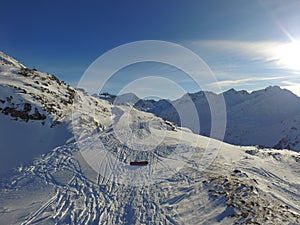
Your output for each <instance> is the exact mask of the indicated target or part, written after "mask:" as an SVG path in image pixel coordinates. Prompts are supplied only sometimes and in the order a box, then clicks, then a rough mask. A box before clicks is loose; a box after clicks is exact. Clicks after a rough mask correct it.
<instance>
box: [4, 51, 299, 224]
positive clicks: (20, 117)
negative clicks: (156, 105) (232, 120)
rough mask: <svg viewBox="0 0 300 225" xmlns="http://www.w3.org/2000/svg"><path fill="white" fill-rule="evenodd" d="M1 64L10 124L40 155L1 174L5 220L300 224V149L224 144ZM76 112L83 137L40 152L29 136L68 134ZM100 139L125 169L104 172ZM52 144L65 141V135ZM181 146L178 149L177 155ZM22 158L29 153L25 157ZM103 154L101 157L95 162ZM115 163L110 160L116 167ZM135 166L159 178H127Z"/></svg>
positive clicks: (138, 174) (26, 145) (49, 77)
mask: <svg viewBox="0 0 300 225" xmlns="http://www.w3.org/2000/svg"><path fill="white" fill-rule="evenodd" d="M3 57H5V56H3ZM0 65H1V67H0V69H1V74H0V78H1V85H2V88H1V89H0V90H1V99H2V100H3V101H1V104H2V105H1V112H2V115H1V117H0V119H1V124H3V123H4V122H3V121H6V122H5V123H6V124H5V125H6V126H5V128H6V129H9V130H12V131H11V134H12V133H13V132H15V133H16V134H17V133H18V134H19V135H21V136H20V137H22V135H25V134H24V133H23V132H22V131H21V129H23V128H20V127H24V129H27V130H26V132H28V133H29V134H26V135H27V136H26V137H28V138H29V140H30V141H29V142H33V143H32V146H33V147H34V146H35V147H36V149H37V151H38V152H37V154H40V155H39V156H37V157H35V159H33V160H31V161H30V160H29V158H32V157H29V158H28V160H27V159H26V160H25V161H27V163H26V164H25V165H19V166H18V167H17V168H16V169H15V170H14V173H13V174H12V175H7V176H4V175H3V176H1V182H0V224H24V225H25V224H234V223H236V224H247V223H248V224H255V223H256V224H299V223H300V216H299V213H300V207H299V201H300V191H299V190H300V167H299V163H300V155H299V153H296V152H293V151H289V150H281V151H279V150H272V149H257V148H256V147H237V146H233V145H229V144H225V143H222V142H220V141H216V140H212V139H209V138H207V137H203V136H199V135H196V134H193V133H191V132H190V131H189V130H188V129H183V128H179V127H176V126H174V125H173V124H172V123H170V122H165V121H164V120H163V119H160V118H158V117H156V116H154V115H153V114H150V113H145V112H140V111H138V110H135V109H132V108H131V106H130V105H125V106H124V105H112V104H110V103H109V102H107V101H104V100H100V99H97V98H94V97H91V96H88V95H86V94H84V93H83V92H81V91H78V90H76V89H74V88H72V87H69V86H68V85H65V84H64V83H63V82H61V81H59V80H57V79H55V77H53V76H52V75H47V74H44V73H40V72H38V71H34V70H24V68H22V67H20V66H18V64H13V65H11V64H8V63H7V62H6V61H5V60H2V63H1V64H0ZM20 72H21V74H20ZM22 73H23V74H22ZM24 74H25V75H24ZM35 81H38V83H37V82H35ZM43 83H46V84H47V85H44V84H43ZM24 90H25V91H24ZM7 94H9V95H8V96H7ZM10 96H12V98H11V97H10ZM7 97H8V98H7ZM26 103H28V104H26ZM73 103H74V104H73ZM29 105H30V107H29ZM3 110H4V111H3ZM71 111H73V112H74V113H73V115H70V112H71ZM128 113H129V115H127V114H128ZM125 115H126V116H128V117H127V118H130V119H128V120H129V124H127V125H129V128H130V129H131V131H132V133H131V135H133V136H134V137H135V138H137V139H141V140H145V142H143V143H144V145H145V146H144V148H147V147H149V146H150V147H151V148H152V144H153V142H151V141H149V142H148V141H146V140H147V138H149V137H157V138H160V139H159V140H160V141H159V142H158V143H156V144H157V146H154V147H153V149H151V150H149V151H143V152H139V151H136V150H132V149H130V148H129V147H128V145H129V146H130V145H132V144H133V145H134V143H131V142H130V141H129V142H122V141H121V140H122V137H123V136H122V135H127V134H128V130H124V129H123V128H124V127H126V126H125V125H126V123H123V122H124V121H125V122H126V120H124V116H125ZM72 116H73V117H72ZM125 118H126V117H125ZM72 119H73V121H75V123H73V125H75V126H74V133H75V135H77V138H78V139H77V141H79V142H71V143H66V144H64V145H61V146H58V147H56V148H54V149H52V150H48V151H46V150H45V151H44V154H41V152H40V150H39V147H42V146H43V145H39V144H38V143H37V142H36V140H35V139H34V138H33V137H32V136H35V135H30V132H31V129H32V132H35V131H36V135H37V137H38V139H40V138H41V139H43V137H44V136H45V135H48V133H49V132H51V129H62V130H65V131H66V132H67V133H68V132H70V131H71V130H70V129H69V128H68V126H69V125H70V122H71V121H72ZM113 125H115V127H114V126H113ZM28 127H30V128H28ZM116 127H117V128H118V129H117V130H116V129H115V128H116ZM127 128H128V127H127ZM117 131H119V132H117ZM43 132H44V133H43ZM57 132H58V131H55V132H54V134H57ZM161 134H164V136H162V135H161ZM118 135H119V136H118ZM183 137H184V138H183ZM0 138H1V143H5V146H4V148H2V147H1V152H5V150H6V149H12V144H13V143H11V142H13V141H15V139H12V137H10V136H6V137H5V138H6V139H7V140H9V141H6V142H4V141H5V140H4V139H2V137H0ZM66 139H67V137H63V138H62V139H61V140H62V141H63V140H66ZM95 139H97V140H101V141H102V143H103V145H104V146H105V148H106V150H107V151H108V152H109V153H111V154H113V155H114V156H115V157H116V158H117V160H115V162H117V161H118V162H121V163H122V165H124V167H120V168H121V169H120V171H118V172H120V173H121V174H122V173H124V174H125V175H124V176H119V177H116V176H115V177H114V175H115V174H108V171H104V173H100V174H99V173H97V172H96V171H95V170H93V169H92V167H91V166H93V165H92V164H91V165H89V164H88V163H87V162H86V160H84V156H85V154H84V151H83V150H88V151H87V152H92V153H93V151H90V150H94V149H92V145H91V141H92V142H93V140H95ZM150 140H151V139H150ZM17 141H19V140H17ZM125 141H126V140H125ZM51 143H52V144H53V145H57V144H58V142H57V139H56V138H55V139H54V140H53V142H51ZM45 146H47V145H45ZM178 146H180V148H179V149H177V148H176V147H178ZM33 147H31V145H30V143H27V141H26V139H23V140H22V139H20V145H17V144H16V146H15V147H13V148H14V151H18V152H19V153H20V152H22V151H23V152H24V151H26V152H28V154H29V155H31V153H30V151H32V149H33ZM79 147H80V148H79ZM133 147H136V146H133ZM219 147H220V149H219V151H218V148H219ZM15 148H16V149H15ZM175 150H176V153H179V154H176V155H175V157H172V158H170V156H174V155H172V153H173V152H174V151H175ZM214 153H218V154H217V155H216V159H215V160H213V161H212V163H211V164H209V166H208V167H205V169H204V168H203V167H202V165H203V164H204V165H205V163H206V162H207V161H206V160H207V159H209V158H210V156H211V155H212V156H214ZM15 156H16V158H19V160H20V161H22V157H23V156H22V157H18V155H15ZM95 156H96V155H95ZM186 156H189V157H186ZM8 158H9V157H8ZM104 159H106V158H103V159H101V158H100V159H99V158H97V157H95V163H96V164H99V163H100V164H101V160H104ZM205 159H206V160H205ZM134 160H147V161H149V166H146V167H140V168H132V167H130V166H129V165H128V164H129V162H131V161H134ZM20 161H19V162H20ZM115 162H110V161H105V162H104V163H106V165H107V168H114V166H115ZM163 166H165V167H163ZM170 166H171V168H170ZM126 169H127V170H126ZM203 169H204V170H203ZM126 171H127V172H128V171H129V174H126ZM132 171H134V174H136V179H137V180H138V179H141V178H143V176H144V175H145V174H150V176H149V177H146V179H145V184H144V185H142V186H132V185H130V182H129V183H128V182H127V181H128V178H130V177H129V176H126V175H130V174H132V173H130V172H132ZM145 171H146V172H145ZM101 172H103V171H101ZM164 174H165V175H166V176H165V177H164ZM108 175H111V176H108ZM151 175H153V176H151ZM154 175H155V176H154ZM156 175H161V176H156ZM162 177H163V178H165V179H158V180H155V179H156V178H162ZM113 178H116V179H115V180H116V181H117V182H114V181H112V179H113ZM152 178H153V179H152ZM151 181H155V182H154V183H153V182H151ZM126 182H127V184H126ZM124 183H125V184H124Z"/></svg>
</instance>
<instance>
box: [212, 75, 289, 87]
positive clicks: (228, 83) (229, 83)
mask: <svg viewBox="0 0 300 225" xmlns="http://www.w3.org/2000/svg"><path fill="white" fill-rule="evenodd" d="M285 78H286V77H252V78H245V79H240V80H224V81H217V82H213V83H210V84H208V86H209V87H210V88H217V87H220V88H227V87H236V86H241V85H249V84H250V83H253V82H257V81H268V80H281V79H285Z"/></svg>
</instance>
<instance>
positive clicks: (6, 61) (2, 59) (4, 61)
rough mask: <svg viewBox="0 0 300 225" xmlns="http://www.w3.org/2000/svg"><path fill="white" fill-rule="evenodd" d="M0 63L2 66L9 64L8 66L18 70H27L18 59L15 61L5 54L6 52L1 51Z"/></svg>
mask: <svg viewBox="0 0 300 225" xmlns="http://www.w3.org/2000/svg"><path fill="white" fill-rule="evenodd" d="M0 62H1V63H2V64H7V65H11V66H14V67H17V68H26V66H24V65H23V64H21V63H20V62H18V61H17V60H16V59H14V58H13V57H11V56H9V55H7V54H5V53H4V52H1V51H0Z"/></svg>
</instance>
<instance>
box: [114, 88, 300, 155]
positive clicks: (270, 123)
mask: <svg viewBox="0 0 300 225" xmlns="http://www.w3.org/2000/svg"><path fill="white" fill-rule="evenodd" d="M207 97H209V98H211V99H216V101H217V100H218V99H220V98H224V100H225V103H226V111H227V127H226V133H225V138H224V141H225V142H228V143H231V144H235V145H260V146H263V147H270V148H277V149H292V150H295V151H300V98H299V97H298V96H296V95H295V94H293V93H292V92H290V91H288V90H286V89H281V88H280V87H278V86H270V87H267V88H265V89H263V90H258V91H253V92H251V93H249V92H247V91H236V90H234V89H230V90H228V91H226V92H224V93H221V94H216V93H213V92H207V91H199V92H197V93H192V94H190V93H188V94H185V95H184V96H182V97H181V98H179V99H177V100H174V101H170V100H166V99H162V100H159V101H155V100H142V99H138V97H137V96H135V95H134V94H124V95H122V96H118V98H117V101H118V102H119V103H121V102H123V103H124V102H131V103H134V107H135V108H137V109H139V110H142V111H145V112H151V113H153V114H155V115H156V116H159V117H161V118H163V119H165V120H168V121H171V122H174V123H175V124H177V125H178V126H180V125H181V120H180V116H179V114H178V113H177V111H178V109H179V111H184V110H186V108H187V107H188V105H187V104H191V103H190V99H191V100H192V102H193V104H194V105H195V107H196V109H197V112H198V117H199V122H200V131H199V130H196V128H195V127H193V126H194V124H195V122H194V121H190V122H188V123H187V124H188V128H190V129H191V130H192V131H193V132H194V133H199V134H201V135H204V136H208V137H209V136H210V132H211V112H210V105H209V102H208V101H207Z"/></svg>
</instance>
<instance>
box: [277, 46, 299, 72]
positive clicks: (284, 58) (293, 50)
mask: <svg viewBox="0 0 300 225" xmlns="http://www.w3.org/2000/svg"><path fill="white" fill-rule="evenodd" d="M276 54H277V58H278V59H279V63H280V64H282V65H283V66H285V67H287V68H289V69H292V70H300V41H293V42H291V43H289V44H284V45H281V46H279V47H278V49H277V51H276Z"/></svg>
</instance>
